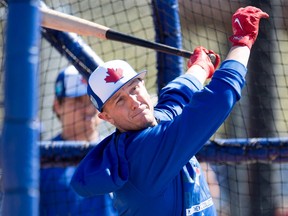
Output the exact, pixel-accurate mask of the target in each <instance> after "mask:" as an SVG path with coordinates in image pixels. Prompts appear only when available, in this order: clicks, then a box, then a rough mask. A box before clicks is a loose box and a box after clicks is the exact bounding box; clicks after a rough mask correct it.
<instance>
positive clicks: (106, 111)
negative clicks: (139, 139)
mask: <svg viewBox="0 0 288 216" xmlns="http://www.w3.org/2000/svg"><path fill="white" fill-rule="evenodd" d="M99 117H100V118H101V119H103V120H105V121H108V122H110V123H111V124H113V125H114V126H115V127H116V128H118V129H119V130H120V131H121V132H124V131H131V130H141V129H144V128H147V127H150V126H154V125H156V120H155V117H154V113H153V104H152V101H151V98H150V95H149V94H148V92H147V90H146V88H145V86H144V81H143V80H140V79H134V80H132V81H130V82H129V83H127V84H126V85H125V86H123V87H122V88H121V89H120V90H119V91H118V92H117V93H116V94H115V95H113V96H112V97H111V98H110V99H109V100H108V101H107V102H106V104H105V105H104V107H103V111H102V112H101V113H99Z"/></svg>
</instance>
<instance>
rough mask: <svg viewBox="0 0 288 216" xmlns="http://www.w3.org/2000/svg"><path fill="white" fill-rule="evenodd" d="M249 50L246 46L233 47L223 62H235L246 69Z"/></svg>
mask: <svg viewBox="0 0 288 216" xmlns="http://www.w3.org/2000/svg"><path fill="white" fill-rule="evenodd" d="M249 57H250V49H249V48H248V47H247V46H233V47H232V48H231V49H230V51H229V53H228V55H227V57H226V59H225V60H235V61H238V62H240V63H241V64H243V65H244V66H245V67H247V64H248V60H249Z"/></svg>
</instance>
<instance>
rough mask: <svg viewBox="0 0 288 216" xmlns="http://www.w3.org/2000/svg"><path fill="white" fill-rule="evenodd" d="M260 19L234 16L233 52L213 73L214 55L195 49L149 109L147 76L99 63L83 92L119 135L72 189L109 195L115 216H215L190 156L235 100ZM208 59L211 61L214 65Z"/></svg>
mask: <svg viewBox="0 0 288 216" xmlns="http://www.w3.org/2000/svg"><path fill="white" fill-rule="evenodd" d="M261 18H268V14H266V13H264V12H262V11H261V10H260V9H258V8H255V7H251V6H248V7H246V8H240V9H239V10H237V11H236V13H235V14H234V15H233V18H232V22H233V23H232V28H233V35H232V36H231V37H230V38H229V39H230V41H231V42H232V43H233V46H232V48H231V50H230V51H229V53H228V55H227V57H226V59H225V61H223V62H222V64H221V65H220V67H219V69H217V70H216V72H215V68H217V67H218V65H219V63H220V58H219V55H217V54H215V53H214V52H213V51H211V50H207V49H205V48H203V47H197V48H196V49H195V50H194V54H193V55H192V56H191V58H190V59H189V61H188V70H187V72H186V73H185V74H184V75H181V76H180V77H178V78H176V79H175V80H173V81H171V82H170V83H169V84H168V85H167V86H166V87H164V88H163V89H162V90H161V92H160V95H159V100H158V103H157V105H156V106H155V107H153V105H152V102H151V99H150V96H149V94H148V93H147V90H146V88H145V85H144V80H143V79H144V77H145V74H146V71H142V72H140V73H136V72H135V71H134V69H133V68H132V67H131V66H130V65H129V64H128V63H127V62H125V61H122V60H112V61H108V62H106V63H104V64H103V65H100V66H99V67H98V68H97V69H96V70H95V71H94V72H93V73H92V74H91V76H90V78H89V81H88V94H89V95H90V98H91V100H92V102H93V104H94V105H95V107H96V108H97V109H98V110H99V112H100V113H99V114H98V116H99V117H100V118H101V119H103V120H105V121H108V122H110V123H111V124H112V125H114V126H115V127H116V128H117V129H116V131H115V132H114V133H113V134H111V135H109V136H108V137H107V138H105V139H104V140H103V141H102V142H101V143H100V144H99V145H98V146H96V147H95V148H94V149H92V150H91V151H90V152H89V153H88V154H87V156H86V157H85V158H84V159H83V160H82V162H81V163H80V164H79V166H78V168H77V170H76V171H75V173H74V175H73V177H72V180H71V185H72V187H73V188H74V190H75V191H77V192H78V193H79V194H81V195H82V196H92V195H96V194H104V193H108V192H114V195H115V202H114V205H115V207H116V208H117V209H118V211H119V214H120V215H131V216H132V215H137V216H144V215H145V216H147V215H149V216H154V215H155V216H156V215H157V216H159V215H175V216H180V215H199V216H200V215H201V216H204V215H216V210H215V207H214V204H213V200H212V198H211V195H210V193H209V189H208V186H207V183H206V181H205V178H204V176H203V173H202V171H201V168H200V165H199V163H198V161H197V159H196V158H195V156H194V155H195V154H196V153H197V152H198V151H199V150H200V149H201V147H202V146H203V145H204V144H205V143H206V142H207V140H208V139H209V138H210V137H211V136H212V135H213V134H214V133H215V131H216V130H217V129H218V128H219V126H220V125H221V124H222V123H223V121H224V120H225V119H226V118H227V116H228V115H229V113H230V112H231V110H232V108H233V106H234V104H235V103H236V102H237V101H238V100H239V99H240V98H241V89H242V87H243V86H244V84H245V78H244V77H245V74H246V72H247V69H246V66H247V63H248V60H249V55H250V49H251V47H252V45H253V43H254V42H255V40H256V38H257V35H258V28H259V21H260V19H261ZM207 54H214V55H215V56H216V61H215V63H214V64H212V62H211V60H210V58H208V55H207ZM214 72H215V73H214ZM207 78H212V79H211V81H210V82H209V84H207V85H206V86H205V87H204V88H203V84H204V82H205V80H206V79H207Z"/></svg>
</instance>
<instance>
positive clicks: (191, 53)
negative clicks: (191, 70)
mask: <svg viewBox="0 0 288 216" xmlns="http://www.w3.org/2000/svg"><path fill="white" fill-rule="evenodd" d="M179 55H180V56H183V57H185V58H188V59H189V58H190V57H191V55H193V52H188V51H185V50H184V51H182V52H181V54H179ZM208 56H209V58H210V60H211V62H212V64H213V65H214V64H215V63H216V56H215V55H214V54H212V53H209V54H208Z"/></svg>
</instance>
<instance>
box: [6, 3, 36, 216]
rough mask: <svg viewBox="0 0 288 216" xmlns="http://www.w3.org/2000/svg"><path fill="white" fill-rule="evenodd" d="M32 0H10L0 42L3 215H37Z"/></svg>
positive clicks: (34, 39)
mask: <svg viewBox="0 0 288 216" xmlns="http://www.w3.org/2000/svg"><path fill="white" fill-rule="evenodd" d="M38 5H39V2H38V1H36V0H21V1H19V0H18V1H17V0H15V1H14V0H10V1H9V2H8V17H7V29H6V35H5V36H6V47H5V54H6V56H5V72H4V78H5V80H4V111H5V114H4V125H3V131H2V139H1V160H2V161H1V165H2V168H3V190H4V193H5V197H4V203H3V212H2V213H3V215H23V216H26V215H27V216H34V215H35V216H36V215H38V202H39V189H38V186H39V147H38V145H37V140H38V136H39V122H38V115H37V114H38V90H37V89H38V87H39V84H38V68H39V66H38V62H39V42H40V40H39V39H40V37H39V36H40V31H39V30H40V28H39V26H40V12H39V9H38Z"/></svg>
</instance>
